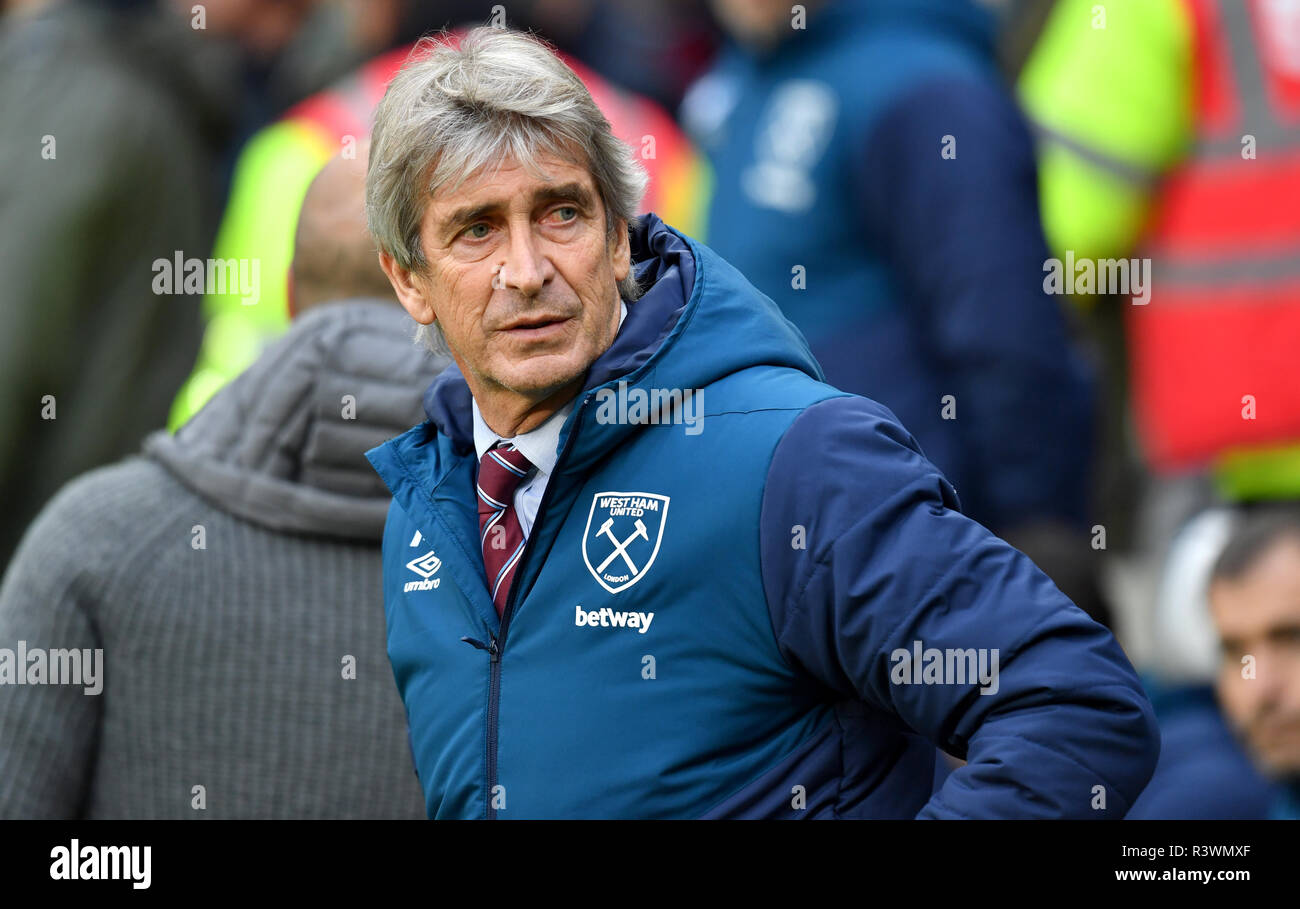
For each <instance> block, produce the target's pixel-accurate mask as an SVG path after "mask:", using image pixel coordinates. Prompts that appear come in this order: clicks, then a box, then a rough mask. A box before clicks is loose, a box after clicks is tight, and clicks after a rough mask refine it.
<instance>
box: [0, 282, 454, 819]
mask: <svg viewBox="0 0 1300 909" xmlns="http://www.w3.org/2000/svg"><path fill="white" fill-rule="evenodd" d="M410 329H411V322H410V319H409V318H408V317H407V316H406V315H405V314H404V313H403V312H402V310H401V309H400V307H398V306H397V305H396V304H395V303H387V302H380V301H346V302H338V303H328V304H324V305H321V306H319V307H318V308H315V309H312V310H309V311H307V312H305V313H303V315H302V316H300V317H299V318H298V319H297V320H295V321H294V323H293V325H292V327H291V329H290V331H289V332H288V334H287V335H286V336H285V337H283V338H281V339H280V340H279V341H278V342H277V343H276V344H275V345H273V346H272V347H270V348H268V350H267V351H266V352H265V353H264V354H263V355H262V357H261V358H259V359H258V361H257V362H256V363H255V364H254V365H253V366H252V367H250V368H249V369H248V371H246V372H245V373H244V374H243V375H241V376H240V377H239V378H238V379H236V380H235V381H234V382H233V383H231V384H230V385H229V386H228V387H226V388H225V389H224V390H222V391H221V392H220V393H218V394H217V396H216V397H214V398H213V399H212V401H210V402H209V404H208V405H207V406H206V407H205V408H204V409H203V410H202V411H200V412H199V413H198V414H197V415H195V417H194V418H193V419H192V420H191V421H190V422H189V423H187V424H186V425H185V426H184V427H182V428H181V429H180V431H179V432H178V433H177V434H176V435H175V436H174V437H173V436H171V435H169V434H168V433H166V432H158V433H155V434H154V435H152V436H150V437H149V438H148V439H147V440H146V442H145V446H144V453H143V455H142V456H134V457H131V458H128V459H127V460H125V461H122V462H119V463H117V464H115V465H112V466H109V467H104V468H100V469H98V470H94V471H91V472H90V473H87V474H84V475H83V476H81V477H79V478H78V479H76V480H74V481H73V482H71V483H69V484H68V485H67V486H65V487H64V488H63V489H62V490H61V491H60V492H59V493H58V495H57V496H56V497H55V498H54V499H53V500H52V501H51V502H50V503H49V504H48V505H47V506H46V508H45V509H44V511H43V512H42V513H41V514H40V516H39V517H38V518H37V520H36V521H35V522H34V523H33V524H32V526H31V527H30V528H29V529H28V531H27V533H26V535H25V536H24V538H23V542H22V544H21V546H20V547H19V550H18V552H17V554H16V555H15V557H14V560H13V562H12V563H11V564H10V566H9V570H8V572H7V573H6V575H5V578H4V583H3V586H0V818H14V817H21V818H74V817H90V818H422V817H424V807H423V801H422V797H421V793H420V787H419V784H418V782H417V780H416V778H415V775H414V771H413V767H412V761H411V754H410V750H409V745H408V741H407V736H406V717H405V715H404V712H403V708H402V702H401V700H400V698H399V697H398V694H397V689H396V687H395V685H394V681H393V675H392V669H391V668H390V666H389V663H388V658H387V655H386V652H385V634H384V604H383V597H382V589H381V567H380V549H379V547H380V541H381V538H382V535H383V526H384V520H385V516H386V513H387V509H388V501H389V496H388V492H387V490H386V489H385V488H384V486H383V484H382V483H381V482H380V480H379V478H378V476H376V475H375V473H374V471H373V470H371V469H370V465H369V464H368V463H367V462H366V460H365V457H364V456H363V452H365V451H366V450H367V449H368V448H371V447H373V446H375V445H377V444H379V443H380V442H382V441H383V440H385V439H387V438H389V437H390V436H393V435H396V434H397V433H400V432H403V431H405V430H406V429H407V428H409V427H410V426H411V425H413V424H414V423H418V422H420V421H421V420H422V419H423V412H422V410H421V404H420V398H421V393H422V392H423V390H424V388H425V387H426V386H427V385H428V384H429V383H430V382H431V381H432V379H433V378H434V377H435V376H436V375H437V373H438V372H439V371H441V368H442V367H443V366H445V365H446V362H445V361H442V360H438V359H435V358H434V357H432V356H431V355H429V354H427V353H425V352H423V351H422V350H420V349H419V348H418V347H416V346H415V344H414V343H413V342H412V340H411V330H410Z"/></svg>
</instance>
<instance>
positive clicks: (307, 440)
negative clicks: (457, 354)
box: [144, 300, 450, 543]
mask: <svg viewBox="0 0 1300 909" xmlns="http://www.w3.org/2000/svg"><path fill="white" fill-rule="evenodd" d="M413 324H414V323H412V321H411V319H410V317H409V316H407V315H406V313H405V312H404V311H403V310H402V309H401V307H399V306H398V305H397V304H396V303H391V302H385V301H382V300H347V301H340V302H334V303H325V304H321V305H320V306H317V307H315V308H313V309H310V310H307V311H306V312H304V313H303V314H302V315H301V316H299V317H298V318H297V319H295V320H294V321H293V323H292V325H291V327H290V329H289V331H288V333H287V334H286V335H285V336H284V337H282V338H280V339H278V340H277V341H276V342H275V343H274V344H272V345H270V346H269V347H268V348H267V349H266V350H265V351H264V352H263V354H262V356H260V357H259V358H258V359H257V361H256V362H255V363H254V364H253V365H252V366H250V367H249V368H248V369H247V370H246V371H245V372H243V373H242V374H241V375H240V376H239V377H238V378H236V379H235V380H234V381H233V382H231V383H230V384H229V385H228V386H226V387H225V388H223V389H222V390H221V391H220V392H218V393H217V394H216V395H215V396H214V397H213V398H212V400H211V401H209V402H208V404H207V405H206V406H205V407H204V408H203V409H202V410H200V411H199V412H198V413H197V414H195V415H194V417H193V418H192V419H191V420H190V421H189V422H188V423H186V424H185V425H184V426H182V427H181V428H180V429H179V430H178V431H177V433H176V434H175V435H174V436H173V435H171V434H170V433H167V432H165V431H160V432H156V433H154V434H153V435H151V436H150V437H149V438H148V439H146V440H145V445H144V450H145V453H146V454H147V455H148V456H149V457H151V458H153V459H154V460H156V461H157V462H159V463H160V464H162V465H163V466H164V467H166V468H167V469H168V470H169V471H170V472H171V473H173V474H174V475H175V476H176V478H177V479H178V480H180V481H181V482H182V483H183V484H185V485H186V486H187V487H189V488H190V489H192V490H194V492H196V493H198V494H199V495H200V496H202V497H203V498H205V499H207V500H209V501H210V502H212V503H213V504H214V505H216V506H217V507H219V508H221V509H223V510H225V511H228V512H231V513H233V514H235V515H238V516H239V517H241V518H244V519H246V520H248V521H251V522H252V523H254V524H258V525H261V526H263V527H266V528H269V529H271V530H276V531H284V532H292V533H304V534H313V535H321V536H326V537H333V538H337V539H345V540H361V541H366V542H373V543H378V542H379V541H380V539H381V538H382V536H383V529H384V521H385V519H386V516H387V513H388V505H389V501H390V498H389V494H388V490H387V489H386V488H385V487H384V484H383V482H382V481H380V479H379V477H378V476H376V475H375V472H374V471H373V470H372V469H371V467H370V465H369V463H368V462H367V461H366V458H365V452H366V450H367V449H369V448H372V447H374V446H376V445H378V444H379V443H380V442H382V441H383V440H384V439H387V438H389V437H391V436H392V435H394V434H395V433H398V432H401V431H402V430H405V429H407V428H408V427H410V426H411V424H412V423H414V422H418V421H419V420H420V419H421V412H420V395H421V392H422V391H423V390H424V389H425V387H426V386H428V384H429V381H430V379H431V378H433V377H434V376H436V375H437V374H438V372H439V371H440V370H441V369H442V368H444V367H445V366H446V365H447V363H449V362H450V361H449V360H447V359H445V358H440V357H435V356H434V355H432V354H430V353H428V352H427V351H425V350H424V349H423V348H421V347H419V346H417V344H416V343H415V342H414V341H413V340H412V328H413Z"/></svg>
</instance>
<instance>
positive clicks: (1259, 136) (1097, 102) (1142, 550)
mask: <svg viewBox="0 0 1300 909" xmlns="http://www.w3.org/2000/svg"><path fill="white" fill-rule="evenodd" d="M1019 91H1020V96H1021V100H1022V102H1023V104H1024V107H1025V109H1026V111H1027V113H1028V115H1029V117H1030V119H1031V121H1032V122H1033V124H1034V126H1035V130H1036V132H1037V133H1038V137H1039V151H1038V155H1039V172H1040V184H1041V197H1042V206H1043V223H1044V227H1045V230H1046V233H1047V236H1048V239H1049V241H1050V244H1051V247H1052V249H1053V252H1054V253H1055V255H1056V256H1057V257H1058V258H1065V257H1067V256H1069V257H1072V258H1073V259H1074V260H1075V261H1077V262H1079V263H1085V262H1094V263H1095V262H1102V261H1107V260H1109V261H1111V262H1117V261H1128V260H1129V257H1132V258H1131V263H1132V265H1134V266H1140V265H1142V264H1143V263H1145V264H1146V266H1147V272H1148V276H1149V277H1148V281H1147V282H1146V286H1145V287H1143V288H1141V289H1140V290H1139V289H1135V288H1132V287H1121V288H1117V289H1116V290H1117V291H1118V292H1117V293H1116V294H1115V295H1111V296H1104V295H1101V294H1100V293H1098V295H1097V296H1092V295H1090V294H1089V293H1085V292H1081V293H1078V294H1076V295H1075V297H1074V298H1073V299H1074V300H1075V302H1077V303H1078V304H1080V309H1082V310H1085V311H1088V314H1089V317H1090V321H1091V322H1093V323H1094V324H1095V325H1096V326H1097V327H1098V328H1099V329H1100V330H1101V331H1102V333H1103V334H1108V335H1109V343H1108V344H1107V345H1106V347H1107V350H1108V357H1107V359H1108V360H1110V361H1111V362H1113V363H1114V364H1115V368H1114V369H1112V370H1108V372H1110V373H1111V374H1112V377H1111V381H1110V382H1109V383H1108V384H1109V386H1110V388H1109V389H1108V393H1107V395H1106V397H1107V399H1108V400H1113V401H1114V402H1115V404H1116V406H1115V407H1114V408H1113V414H1112V417H1111V421H1112V425H1113V427H1114V429H1113V430H1112V432H1111V433H1110V435H1112V436H1113V437H1114V442H1113V444H1111V445H1109V446H1108V449H1110V450H1111V452H1112V453H1111V455H1110V457H1109V458H1108V460H1110V461H1114V462H1116V463H1121V464H1124V465H1126V466H1125V468H1124V470H1123V473H1126V474H1128V475H1130V476H1131V479H1129V480H1127V481H1125V482H1123V483H1122V484H1121V485H1122V487H1123V488H1120V489H1118V490H1117V491H1116V493H1115V494H1112V495H1110V496H1108V499H1109V500H1110V503H1111V504H1110V506H1109V507H1108V508H1107V514H1106V517H1105V522H1106V523H1107V524H1108V525H1114V524H1116V523H1118V522H1119V521H1120V520H1121V519H1123V518H1124V516H1125V515H1126V514H1127V513H1128V512H1130V511H1133V510H1134V503H1135V502H1136V503H1137V504H1138V506H1139V507H1138V508H1137V509H1136V511H1137V515H1138V521H1137V526H1136V533H1135V534H1134V535H1133V536H1134V539H1133V540H1132V542H1131V544H1125V543H1124V542H1123V541H1122V540H1121V537H1120V535H1119V534H1113V535H1112V541H1113V542H1116V543H1121V547H1120V548H1121V549H1130V548H1131V549H1132V553H1131V555H1128V556H1126V557H1123V558H1112V559H1111V564H1112V567H1113V568H1114V569H1115V574H1116V576H1117V577H1119V578H1120V580H1121V581H1122V582H1123V584H1124V585H1125V586H1127V587H1128V588H1129V593H1128V595H1127V596H1125V597H1122V598H1121V600H1120V602H1121V603H1123V604H1124V609H1123V613H1124V614H1123V616H1122V621H1121V623H1120V624H1121V626H1122V627H1123V628H1124V629H1125V630H1126V632H1127V633H1126V635H1125V639H1126V642H1127V644H1128V646H1130V648H1131V651H1130V652H1131V653H1132V655H1133V657H1134V659H1135V661H1136V662H1137V663H1138V664H1139V665H1142V666H1144V668H1151V667H1150V666H1149V664H1150V663H1151V662H1152V660H1153V658H1154V657H1157V656H1159V650H1160V649H1162V648H1164V649H1167V645H1166V642H1163V641H1160V640H1158V639H1155V635H1153V627H1152V620H1153V615H1152V611H1151V609H1150V604H1152V603H1153V602H1155V598H1154V596H1153V592H1154V591H1155V590H1157V589H1162V588H1163V589H1168V588H1170V587H1171V586H1172V585H1176V584H1177V583H1178V579H1177V577H1176V575H1177V573H1178V572H1179V571H1180V570H1181V569H1180V567H1179V564H1178V560H1177V558H1175V557H1174V555H1173V554H1172V553H1171V552H1170V543H1171V541H1172V540H1174V539H1175V538H1176V536H1177V535H1178V534H1179V531H1180V528H1184V527H1186V528H1187V530H1188V531H1191V530H1192V528H1193V527H1195V526H1201V527H1205V526H1209V525H1206V524H1204V523H1202V524H1199V525H1197V524H1196V523H1195V522H1193V523H1192V524H1189V523H1188V522H1189V520H1190V519H1192V518H1193V516H1195V515H1198V514H1199V513H1202V512H1203V511H1204V510H1205V509H1207V508H1214V507H1216V506H1217V505H1219V504H1232V503H1241V502H1251V501H1268V500H1288V499H1296V498H1298V497H1300V367H1297V361H1296V357H1295V349H1296V338H1297V337H1300V3H1297V2H1295V0H1250V2H1238V0H1233V2H1220V0H1143V2H1134V3H1127V4H1108V5H1104V7H1099V6H1098V5H1097V4H1093V3H1090V2H1085V0H1060V2H1059V3H1057V4H1056V6H1055V7H1054V9H1053V11H1052V13H1051V15H1050V17H1049V18H1048V20H1047V24H1046V26H1045V28H1044V30H1043V32H1042V35H1041V36H1040V38H1039V41H1038V44H1037V46H1036V47H1035V49H1034V51H1033V53H1032V54H1031V56H1030V58H1029V60H1028V62H1027V63H1026V65H1025V68H1024V70H1023V72H1022V74H1021V76H1020V80H1019ZM1139 257H1140V258H1139ZM1085 267H1086V266H1085ZM1105 289H1110V288H1105ZM1097 290H1098V291H1099V292H1100V291H1101V290H1103V289H1102V288H1097ZM1112 529H1115V528H1114V527H1113V526H1112ZM1112 555H1114V554H1113V553H1112ZM1162 575H1163V577H1162ZM1156 668H1157V669H1158V667H1156Z"/></svg>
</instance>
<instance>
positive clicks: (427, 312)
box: [379, 250, 438, 325]
mask: <svg viewBox="0 0 1300 909" xmlns="http://www.w3.org/2000/svg"><path fill="white" fill-rule="evenodd" d="M379 267H380V268H382V269H383V270H384V274H386V275H387V276H388V283H389V284H391V285H393V292H394V293H396V294H397V299H398V302H400V303H401V304H402V308H403V309H405V310H406V311H407V312H408V313H410V314H411V318H412V319H414V320H415V321H417V322H419V323H420V324H421V325H432V324H433V323H434V321H435V320H437V318H438V316H437V314H436V313H434V311H433V307H432V306H430V305H429V301H428V300H427V299H425V296H424V291H423V289H421V287H420V286H419V284H417V283H416V280H415V275H414V274H413V273H412V272H411V271H409V270H407V269H405V268H402V266H400V265H398V264H397V260H396V259H394V258H393V257H392V256H391V255H389V254H388V253H386V252H383V251H382V250H381V251H380V253H379Z"/></svg>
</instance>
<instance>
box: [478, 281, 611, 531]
mask: <svg viewBox="0 0 1300 909" xmlns="http://www.w3.org/2000/svg"><path fill="white" fill-rule="evenodd" d="M620 302H621V303H622V301H620ZM626 318H627V303H622V309H621V310H620V312H619V317H618V327H619V328H620V329H622V327H623V320H624V319H626ZM576 402H577V396H576V395H575V396H574V397H573V398H571V399H570V400H569V403H567V404H565V405H564V406H563V407H561V408H560V409H559V410H557V411H556V412H555V413H553V414H551V415H550V416H549V417H547V419H546V422H545V423H543V424H542V425H541V426H538V427H537V428H536V429H533V430H530V431H529V432H525V433H521V434H519V435H517V436H515V437H514V438H513V439H503V438H501V437H500V436H498V435H497V434H496V433H494V432H493V431H492V430H491V428H490V427H489V426H488V425H487V423H486V422H484V420H483V415H482V414H481V413H479V409H478V401H474V402H473V404H472V409H473V411H474V450H475V451H476V452H477V453H478V459H479V460H480V461H482V460H483V455H485V454H486V453H487V450H488V449H489V448H491V447H492V446H494V445H496V444H497V443H498V442H513V443H514V445H515V448H517V449H519V451H520V452H522V453H523V456H524V457H525V458H527V459H528V460H529V462H531V463H532V465H533V467H534V468H536V469H535V470H534V471H533V472H532V474H531V475H530V476H528V477H525V478H524V482H522V483H520V484H519V487H518V488H517V489H516V490H515V498H514V506H515V514H516V515H518V517H519V526H520V528H522V529H523V531H524V539H525V540H526V539H528V535H529V534H530V533H531V532H532V530H533V521H534V520H536V518H537V509H538V508H539V507H540V506H541V504H542V494H543V493H545V492H546V484H547V482H548V481H549V480H550V479H551V474H552V473H553V472H554V471H555V462H556V461H557V460H559V457H560V453H559V451H558V449H559V445H560V430H561V429H563V428H564V421H565V420H567V419H568V418H569V414H571V413H573V408H574V405H575V403H576Z"/></svg>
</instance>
